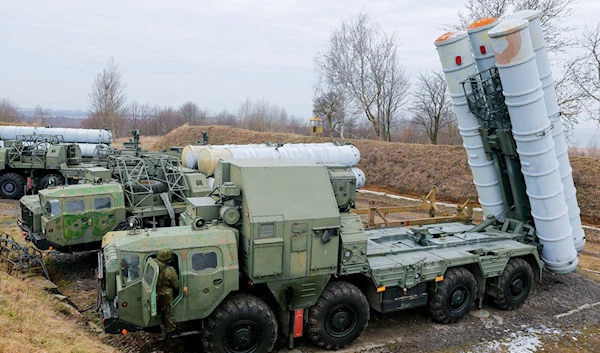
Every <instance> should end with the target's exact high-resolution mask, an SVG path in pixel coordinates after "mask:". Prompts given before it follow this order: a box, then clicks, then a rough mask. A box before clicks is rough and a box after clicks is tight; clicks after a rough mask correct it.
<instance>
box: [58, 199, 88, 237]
mask: <svg viewBox="0 0 600 353" xmlns="http://www.w3.org/2000/svg"><path fill="white" fill-rule="evenodd" d="M63 209H64V212H63V227H64V234H65V239H66V240H67V242H68V243H73V242H77V241H76V240H77V239H80V238H83V237H86V238H89V237H90V236H91V233H92V227H91V223H92V222H91V220H90V214H89V207H88V205H87V204H86V200H85V199H84V198H70V199H67V200H65V201H64V207H63Z"/></svg>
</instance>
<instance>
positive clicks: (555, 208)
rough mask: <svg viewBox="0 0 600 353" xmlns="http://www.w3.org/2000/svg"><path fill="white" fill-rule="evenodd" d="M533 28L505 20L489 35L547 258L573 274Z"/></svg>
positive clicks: (573, 253) (555, 269) (574, 261)
mask: <svg viewBox="0 0 600 353" xmlns="http://www.w3.org/2000/svg"><path fill="white" fill-rule="evenodd" d="M528 27H529V23H528V22H527V21H523V20H514V19H510V20H503V21H502V22H500V24H498V25H497V26H496V27H494V28H493V29H492V30H490V31H489V32H488V35H489V36H490V38H491V41H492V46H493V48H494V55H495V56H496V66H497V67H498V71H499V74H500V79H501V80H502V88H503V93H504V97H505V102H506V106H507V107H508V112H509V115H510V120H511V124H512V132H513V137H514V139H515V142H516V144H517V153H518V154H519V157H520V160H521V170H522V172H523V176H524V177H525V185H526V188H527V196H528V197H529V202H530V204H531V215H532V217H533V219H534V222H535V227H536V231H537V236H538V239H539V241H540V243H541V244H542V245H543V246H544V247H543V250H542V259H543V260H544V261H545V262H546V266H547V268H548V269H549V270H550V271H552V272H555V273H568V272H572V271H574V270H575V268H577V264H578V261H579V260H578V258H577V251H576V250H575V245H574V243H573V236H572V234H571V233H572V231H571V225H570V223H569V217H568V209H567V203H566V202H565V198H564V194H563V185H562V181H561V179H560V173H559V170H558V161H557V159H556V155H555V153H554V141H553V139H552V135H551V132H552V126H551V124H550V121H549V120H548V114H547V112H546V105H545V103H544V92H543V90H542V84H541V82H540V79H539V76H538V70H537V66H536V63H535V59H534V57H535V54H534V52H533V45H532V43H531V36H530V34H529V28H528Z"/></svg>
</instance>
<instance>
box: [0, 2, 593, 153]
mask: <svg viewBox="0 0 600 353" xmlns="http://www.w3.org/2000/svg"><path fill="white" fill-rule="evenodd" d="M463 4H464V2H463V1H448V0H402V1H398V0H394V1H376V0H370V1H364V0H363V1H354V0H320V1H319V0H304V1H295V0H264V1H256V0H221V1H208V0H188V1H181V0H169V1H165V0H117V1H113V0H104V1H88V0H52V1H47V0H42V1H35V0H31V1H13V0H0V33H1V34H0V67H2V70H0V97H2V98H9V99H11V100H12V101H13V102H15V103H16V104H18V105H19V106H20V107H22V108H32V107H35V106H36V105H41V106H42V107H44V108H46V109H81V110H86V109H87V107H88V101H87V95H88V92H89V91H90V88H91V86H92V83H93V81H94V78H95V76H96V75H97V74H98V73H99V72H100V71H102V69H103V68H104V67H105V66H106V62H107V60H108V59H109V58H111V57H113V58H114V60H115V62H116V63H117V64H118V66H119V68H120V70H121V73H122V75H123V81H124V82H125V83H126V86H127V88H126V92H127V95H128V98H129V100H137V101H139V102H142V103H144V102H149V103H151V104H158V105H161V106H163V105H171V106H174V107H178V106H180V105H181V104H182V103H184V102H186V101H190V100H191V101H194V102H196V103H197V104H198V105H199V106H200V107H203V108H207V109H209V110H210V111H212V112H218V111H221V110H223V109H229V110H232V111H235V110H237V108H238V106H239V104H240V103H241V102H242V101H244V100H245V99H246V98H250V99H252V100H258V99H265V100H267V101H269V102H270V103H272V104H276V105H279V106H283V107H285V108H286V109H287V111H288V113H290V114H293V115H297V116H300V117H306V118H307V119H308V118H310V116H311V110H312V98H313V96H314V90H315V84H316V81H317V74H316V72H315V70H314V59H315V57H316V56H317V55H318V53H319V51H324V50H325V49H326V46H327V42H328V39H329V36H330V34H331V31H332V30H333V29H335V28H337V27H338V26H339V25H340V24H341V22H342V21H343V20H345V19H347V18H348V17H349V16H351V15H355V14H357V13H358V12H359V11H361V10H363V9H364V11H365V12H366V13H368V14H369V16H370V17H371V19H372V20H373V21H374V22H377V23H379V24H380V25H381V27H382V28H383V29H384V30H385V31H386V32H390V33H391V32H396V33H397V34H398V36H399V38H400V60H401V62H402V63H403V64H404V65H405V66H406V69H407V72H408V73H409V74H410V75H411V76H412V77H415V76H416V75H418V73H419V72H421V71H426V70H432V69H435V70H437V69H439V67H440V65H439V62H438V56H437V53H436V51H435V47H434V45H433V41H434V40H435V39H436V38H437V37H439V36H440V35H441V34H442V33H444V30H443V29H442V27H443V26H444V25H446V24H452V23H456V22H457V21H458V16H457V12H458V11H460V10H463ZM577 7H578V9H577V10H576V11H575V13H574V14H573V16H572V17H571V18H570V19H569V20H568V22H569V24H571V25H574V26H581V25H583V24H585V23H589V22H590V21H591V20H593V19H594V18H593V16H594V14H596V17H598V18H596V19H595V20H600V2H599V1H597V0H581V1H580V2H579V4H578V5H577ZM595 129H596V125H595V124H591V123H585V124H582V126H580V127H579V128H578V130H576V132H575V141H578V142H579V143H578V144H580V145H585V143H586V142H585V140H586V139H589V137H591V136H592V133H594V132H595ZM578 131H579V132H578ZM597 135H598V136H600V132H599V133H598V134H597ZM586 136H587V137H586ZM579 140H582V141H583V142H581V141H579Z"/></svg>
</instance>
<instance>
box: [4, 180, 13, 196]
mask: <svg viewBox="0 0 600 353" xmlns="http://www.w3.org/2000/svg"><path fill="white" fill-rule="evenodd" d="M2 189H3V190H4V192H5V193H7V194H11V193H12V192H13V191H15V186H14V185H13V183H4V184H2Z"/></svg>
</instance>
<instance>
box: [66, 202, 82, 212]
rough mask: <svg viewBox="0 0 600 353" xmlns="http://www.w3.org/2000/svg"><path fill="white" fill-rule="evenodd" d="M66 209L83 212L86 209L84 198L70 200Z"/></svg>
mask: <svg viewBox="0 0 600 353" xmlns="http://www.w3.org/2000/svg"><path fill="white" fill-rule="evenodd" d="M65 209H66V210H67V212H69V213H72V212H81V211H84V210H85V205H84V203H83V200H70V201H67V202H66V203H65Z"/></svg>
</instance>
